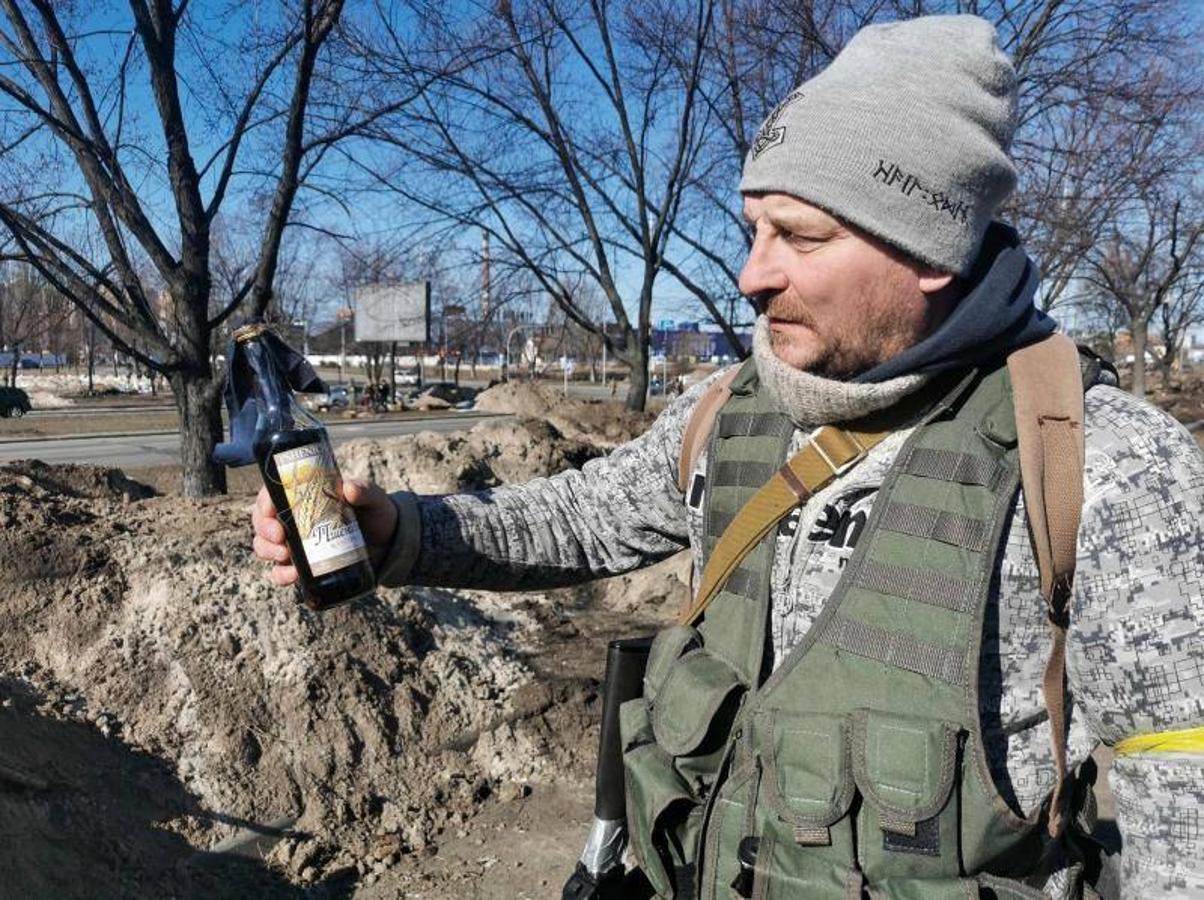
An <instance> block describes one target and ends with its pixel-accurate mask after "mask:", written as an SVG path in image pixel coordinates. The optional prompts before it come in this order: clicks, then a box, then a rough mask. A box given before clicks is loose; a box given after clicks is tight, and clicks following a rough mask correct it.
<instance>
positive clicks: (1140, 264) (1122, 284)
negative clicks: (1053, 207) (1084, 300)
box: [1084, 188, 1204, 397]
mask: <svg viewBox="0 0 1204 900" xmlns="http://www.w3.org/2000/svg"><path fill="white" fill-rule="evenodd" d="M1190 210H1191V207H1185V204H1184V202H1183V198H1182V196H1166V195H1164V194H1161V193H1159V192H1158V191H1157V190H1156V189H1154V188H1147V189H1146V190H1144V191H1143V192H1142V195H1141V197H1140V198H1139V200H1138V201H1137V202H1135V203H1133V204H1131V206H1130V207H1129V208H1128V209H1126V210H1125V214H1124V215H1123V216H1122V217H1121V218H1120V219H1118V221H1116V222H1114V223H1113V224H1112V225H1111V226H1109V228H1108V229H1107V231H1106V232H1105V235H1104V237H1103V240H1101V241H1100V242H1099V243H1098V244H1097V245H1096V246H1094V247H1093V248H1092V249H1091V251H1090V253H1089V254H1088V257H1087V267H1086V271H1085V273H1084V279H1085V280H1086V281H1087V283H1088V284H1090V285H1091V286H1092V287H1093V288H1094V289H1095V290H1096V291H1097V292H1099V294H1100V295H1101V297H1102V298H1103V299H1104V300H1105V301H1106V302H1108V303H1110V304H1113V305H1115V306H1116V307H1117V308H1118V309H1119V310H1123V311H1124V314H1125V316H1126V317H1127V319H1128V326H1129V333H1130V335H1131V336H1132V341H1133V393H1134V394H1136V395H1137V396H1138V397H1144V396H1145V353H1146V346H1147V343H1148V338H1149V328H1150V321H1151V320H1152V319H1153V318H1154V316H1155V315H1156V314H1157V313H1158V311H1159V310H1160V309H1161V308H1162V307H1163V306H1164V305H1165V304H1167V303H1168V302H1172V298H1174V296H1175V294H1176V292H1177V291H1178V290H1179V289H1180V287H1181V286H1183V285H1184V282H1185V280H1186V278H1187V276H1188V275H1189V274H1191V272H1192V271H1193V270H1192V269H1191V268H1190V267H1189V264H1190V261H1191V260H1192V258H1193V254H1195V253H1196V252H1197V246H1198V245H1199V244H1200V240H1201V236H1202V235H1204V217H1202V216H1199V215H1192V214H1191V212H1189V211H1190Z"/></svg>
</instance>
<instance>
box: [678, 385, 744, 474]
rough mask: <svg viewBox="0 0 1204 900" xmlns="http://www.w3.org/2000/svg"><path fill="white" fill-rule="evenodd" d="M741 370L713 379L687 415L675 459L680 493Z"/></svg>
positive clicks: (730, 394)
mask: <svg viewBox="0 0 1204 900" xmlns="http://www.w3.org/2000/svg"><path fill="white" fill-rule="evenodd" d="M740 370H741V367H740V366H732V368H731V369H729V370H728V371H726V372H724V373H723V374H722V375H720V376H719V377H718V378H716V379H715V381H714V382H713V383H712V384H711V386H710V387H708V388H707V389H706V393H704V394H703V395H702V399H700V400H699V401H698V405H697V406H695V407H694V412H693V413H691V414H690V421H689V423H688V424H687V425H686V432H685V434H683V435H682V438H681V453H680V454H679V455H678V457H677V487H678V488H679V489H680V490H681V492H682V493H683V494H684V493H685V492H686V488H687V487H689V483H690V473H691V472H693V471H694V466H695V464H696V463H697V462H698V457H699V455H700V454H701V453H702V448H703V446H705V444H706V441H707V438H708V437H710V435H711V428H712V426H714V424H715V416H716V415H718V413H719V410H720V409H722V408H723V404H725V403H727V401H728V398H729V397H731V396H732V382H733V381H735V380H736V376H737V375H739V374H740Z"/></svg>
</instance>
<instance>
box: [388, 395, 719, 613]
mask: <svg viewBox="0 0 1204 900" xmlns="http://www.w3.org/2000/svg"><path fill="white" fill-rule="evenodd" d="M709 384H710V380H709V379H708V380H707V381H704V382H703V383H701V384H699V385H696V386H695V387H693V388H691V389H690V390H689V391H687V392H686V393H685V394H683V395H682V396H681V397H678V398H677V399H676V400H674V401H673V402H672V403H670V404H669V405H668V407H666V409H665V411H664V412H663V413H662V414H661V415H660V416H659V417H658V418H657V420H656V422H654V423H653V425H652V427H651V428H650V429H649V430H648V431H646V432H645V433H644V434H643V435H641V436H640V437H638V438H637V439H635V440H633V441H630V442H628V443H626V444H623V445H622V446H620V447H618V448H616V449H615V450H614V451H613V452H611V453H610V454H609V455H607V456H605V457H602V458H599V459H594V460H590V461H589V462H587V463H586V464H585V465H584V466H582V467H581V469H579V470H578V469H573V470H570V471H567V472H561V473H560V474H558V475H554V476H552V477H550V478H537V479H535V480H533V481H529V482H527V483H526V484H517V485H504V486H502V487H499V488H494V489H492V490H487V491H480V492H475V493H464V494H446V495H438V496H423V497H414V496H413V495H405V494H400V495H394V502H395V503H397V505H398V511H399V513H400V517H401V525H400V527H399V529H398V532H399V535H401V533H402V532H403V531H404V530H405V529H407V528H409V529H411V535H416V538H417V539H416V540H415V539H413V538H411V539H410V540H409V541H408V542H407V541H406V540H405V536H404V535H402V536H401V537H399V539H397V540H395V541H394V546H393V548H392V550H391V559H390V560H389V562H388V563H387V564H386V566H385V568H384V572H383V574H382V576H381V581H382V583H384V584H387V585H397V584H427V585H439V586H444V587H475V588H483V589H487V590H533V589H542V588H550V587H559V586H563V585H568V584H576V583H580V582H583V581H589V580H590V579H593V578H600V577H606V576H609V575H617V574H620V573H622V572H627V571H630V570H632V569H635V568H638V567H640V566H644V565H648V564H650V563H653V562H656V561H658V560H660V559H664V558H665V557H667V556H670V555H672V554H674V553H676V552H677V551H679V550H681V549H683V548H684V547H685V546H686V545H687V543H688V537H687V531H686V509H685V504H684V502H683V497H682V494H681V491H680V490H678V487H677V468H678V465H677V457H678V453H679V452H680V447H681V440H682V434H683V432H684V431H685V427H686V424H687V422H688V420H689V417H690V413H691V412H692V411H693V409H694V405H695V403H696V402H697V401H698V398H699V396H700V395H701V394H702V393H703V392H704V391H705V390H706V387H707V386H708V385H709Z"/></svg>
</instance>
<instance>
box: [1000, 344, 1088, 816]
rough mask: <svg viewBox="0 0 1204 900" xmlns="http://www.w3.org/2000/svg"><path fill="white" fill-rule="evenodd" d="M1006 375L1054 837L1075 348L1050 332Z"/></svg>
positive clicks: (1077, 399)
mask: <svg viewBox="0 0 1204 900" xmlns="http://www.w3.org/2000/svg"><path fill="white" fill-rule="evenodd" d="M1008 375H1009V376H1010V377H1011V380H1012V397H1013V403H1014V404H1015V409H1016V432H1017V437H1018V438H1019V452H1020V476H1021V480H1022V483H1023V485H1024V504H1025V510H1026V511H1027V514H1028V524H1029V532H1030V535H1031V537H1032V542H1033V550H1034V552H1035V554H1036V557H1037V566H1038V568H1039V569H1040V573H1041V596H1042V597H1044V598H1045V603H1046V610H1047V612H1048V614H1049V626H1050V633H1051V636H1052V647H1051V649H1050V653H1049V660H1048V661H1047V663H1046V665H1045V675H1044V678H1043V679H1042V690H1043V692H1044V694H1045V705H1046V708H1047V709H1048V710H1049V728H1050V738H1051V741H1052V743H1053V757H1054V767H1055V769H1056V780H1055V783H1054V791H1053V796H1052V798H1051V799H1050V805H1049V826H1048V828H1049V833H1050V835H1051V836H1052V837H1055V838H1056V837H1059V836H1060V835H1061V833H1062V829H1063V828H1064V826H1065V818H1066V817H1065V810H1064V808H1063V807H1064V801H1063V796H1062V795H1063V793H1064V791H1063V788H1064V786H1065V782H1066V627H1067V625H1068V624H1069V622H1068V618H1069V611H1068V609H1067V606H1068V601H1069V599H1070V588H1071V584H1072V582H1073V580H1074V568H1075V556H1076V542H1077V539H1078V531H1079V519H1080V517H1081V515H1082V507H1083V458H1084V450H1083V382H1082V376H1081V374H1080V369H1079V361H1078V350H1077V348H1076V347H1075V345H1074V343H1073V342H1072V341H1071V340H1070V339H1069V338H1067V337H1065V336H1063V335H1052V336H1051V337H1049V338H1046V339H1045V340H1043V341H1038V342H1037V343H1035V344H1030V345H1029V346H1027V347H1024V348H1022V349H1020V350H1017V351H1016V352H1015V353H1012V354H1011V355H1010V356H1009V357H1008Z"/></svg>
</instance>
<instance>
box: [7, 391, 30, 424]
mask: <svg viewBox="0 0 1204 900" xmlns="http://www.w3.org/2000/svg"><path fill="white" fill-rule="evenodd" d="M31 409H33V405H32V404H31V403H30V402H29V394H27V393H25V392H24V391H23V390H21V389H20V388H17V387H0V416H3V417H4V418H6V419H7V418H13V419H19V418H21V416H23V415H25V414H26V413H27V412H29V411H30V410H31Z"/></svg>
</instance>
